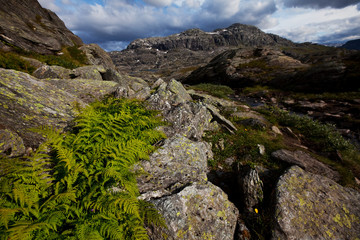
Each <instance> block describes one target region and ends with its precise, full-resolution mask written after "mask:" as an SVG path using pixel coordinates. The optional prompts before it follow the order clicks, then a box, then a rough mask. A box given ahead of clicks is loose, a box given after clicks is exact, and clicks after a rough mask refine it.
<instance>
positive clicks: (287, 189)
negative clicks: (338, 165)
mask: <svg viewBox="0 0 360 240" xmlns="http://www.w3.org/2000/svg"><path fill="white" fill-rule="evenodd" d="M274 220H275V226H274V229H273V233H272V239H276V240H278V239H281V240H287V239H288V240H290V239H294V240H295V239H309V240H311V239H314V240H315V239H357V238H358V237H359V233H360V193H359V192H357V191H355V190H354V189H350V188H344V187H342V186H340V185H339V184H337V183H336V182H334V181H332V180H330V179H329V178H326V177H323V176H320V175H316V174H311V173H307V172H305V171H304V170H302V169H301V168H300V167H298V166H293V167H291V168H290V169H289V170H287V171H286V172H285V173H284V174H283V175H282V176H281V177H280V179H279V181H278V183H277V186H276V200H275V219H274Z"/></svg>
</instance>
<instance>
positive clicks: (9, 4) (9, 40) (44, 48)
mask: <svg viewBox="0 0 360 240" xmlns="http://www.w3.org/2000/svg"><path fill="white" fill-rule="evenodd" d="M0 6H1V8H0V18H1V21H0V40H1V41H2V42H5V43H6V45H3V46H8V45H10V46H16V47H19V48H21V49H24V50H27V51H32V52H37V53H42V54H53V53H56V52H59V51H61V50H62V48H63V47H65V46H74V45H82V44H83V43H82V41H81V39H80V38H79V37H77V36H76V35H74V34H73V33H72V32H70V31H69V30H68V29H67V28H66V26H65V24H64V23H63V21H61V20H60V18H59V17H58V16H57V15H56V14H55V13H54V12H52V11H50V10H48V9H45V8H42V7H41V5H40V4H39V3H38V1H37V0H27V1H24V0H11V1H7V0H1V1H0ZM1 45H2V44H1ZM1 45H0V49H1Z"/></svg>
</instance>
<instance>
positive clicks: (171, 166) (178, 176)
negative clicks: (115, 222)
mask: <svg viewBox="0 0 360 240" xmlns="http://www.w3.org/2000/svg"><path fill="white" fill-rule="evenodd" d="M210 158H212V151H211V147H210V145H209V144H207V143H204V142H193V141H191V140H189V139H187V138H185V137H183V136H180V135H175V136H174V137H172V138H169V139H166V140H165V143H164V145H163V146H162V147H161V148H159V149H158V150H157V151H155V152H154V153H153V154H152V155H151V156H150V161H144V162H142V163H141V166H140V168H141V169H142V170H144V171H145V174H144V175H141V176H139V178H138V186H139V191H140V193H147V196H146V195H144V196H143V197H144V198H148V197H149V196H150V195H151V194H154V193H155V194H157V195H156V196H157V197H159V194H160V193H161V195H164V194H167V195H168V194H169V193H171V192H173V191H175V190H177V189H179V188H181V187H184V186H186V185H188V184H190V183H191V182H199V181H206V180H207V176H206V174H207V172H208V169H207V160H208V159H210Z"/></svg>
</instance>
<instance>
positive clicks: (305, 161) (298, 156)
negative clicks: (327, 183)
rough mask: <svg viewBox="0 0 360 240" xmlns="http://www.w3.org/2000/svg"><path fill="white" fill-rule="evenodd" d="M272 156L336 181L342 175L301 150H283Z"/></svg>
mask: <svg viewBox="0 0 360 240" xmlns="http://www.w3.org/2000/svg"><path fill="white" fill-rule="evenodd" d="M271 156H272V157H274V158H276V159H278V160H280V161H284V162H287V163H289V164H291V165H297V166H299V167H301V168H303V169H304V170H305V171H308V172H311V173H314V174H319V175H322V176H324V177H328V178H330V179H332V180H334V181H339V180H340V174H339V173H338V172H336V171H334V170H332V169H331V168H330V167H328V166H326V165H325V164H323V163H322V162H319V161H318V160H316V159H315V158H313V157H311V156H310V154H308V153H305V152H302V151H299V150H298V151H295V152H291V151H289V150H285V149H281V150H278V151H276V152H273V153H272V154H271Z"/></svg>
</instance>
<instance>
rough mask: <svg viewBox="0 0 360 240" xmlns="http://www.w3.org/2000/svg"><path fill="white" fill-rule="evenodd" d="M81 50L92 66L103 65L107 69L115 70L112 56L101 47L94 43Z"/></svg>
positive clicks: (82, 47) (84, 46)
mask: <svg viewBox="0 0 360 240" xmlns="http://www.w3.org/2000/svg"><path fill="white" fill-rule="evenodd" d="M80 50H82V51H84V53H85V54H86V57H87V58H88V61H89V64H90V65H101V66H103V67H104V68H105V69H115V65H114V63H113V61H112V60H111V57H110V55H109V54H108V53H107V52H105V50H104V49H102V48H101V47H100V46H99V45H97V44H94V43H92V44H85V45H83V46H81V47H80Z"/></svg>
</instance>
